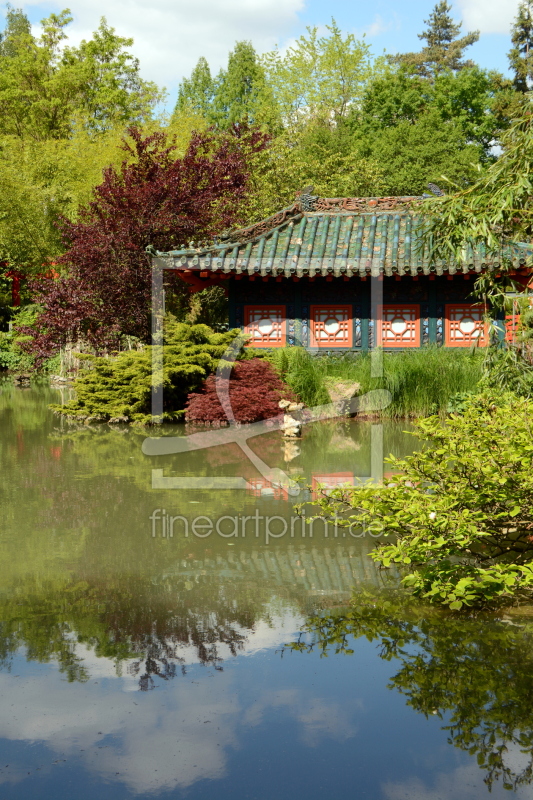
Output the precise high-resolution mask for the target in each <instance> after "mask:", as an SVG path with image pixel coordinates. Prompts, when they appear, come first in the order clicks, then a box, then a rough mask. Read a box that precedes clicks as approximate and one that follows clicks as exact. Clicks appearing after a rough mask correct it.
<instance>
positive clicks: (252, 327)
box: [244, 304, 287, 347]
mask: <svg viewBox="0 0 533 800" xmlns="http://www.w3.org/2000/svg"><path fill="white" fill-rule="evenodd" d="M273 316H274V317H275V319H273ZM262 320H270V321H271V322H273V328H274V329H276V328H277V330H278V336H277V337H276V338H274V339H271V338H269V337H270V336H271V333H268V334H267V333H264V334H261V331H259V328H258V325H259V323H260V322H261V321H262ZM244 332H245V333H247V334H249V335H250V336H251V339H250V341H249V342H248V344H249V345H253V346H255V347H284V346H285V342H286V339H287V318H286V306H274V305H266V304H265V305H253V306H252V305H249V306H244ZM257 333H259V334H260V335H256V334H257Z"/></svg>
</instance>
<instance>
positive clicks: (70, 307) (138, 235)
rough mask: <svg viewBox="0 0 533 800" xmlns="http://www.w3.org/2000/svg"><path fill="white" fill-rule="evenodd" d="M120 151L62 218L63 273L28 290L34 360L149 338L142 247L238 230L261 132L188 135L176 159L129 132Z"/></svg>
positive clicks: (159, 137) (155, 137) (166, 246)
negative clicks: (76, 208) (123, 157)
mask: <svg viewBox="0 0 533 800" xmlns="http://www.w3.org/2000/svg"><path fill="white" fill-rule="evenodd" d="M128 134H129V139H128V140H125V141H124V144H123V148H124V150H125V151H126V152H127V153H128V156H129V159H128V160H127V161H124V162H123V163H122V165H121V167H120V169H115V168H114V167H109V168H108V169H106V170H105V171H104V176H103V182H102V183H101V184H100V185H99V186H97V187H96V188H95V189H94V192H93V199H92V201H91V202H90V203H89V204H88V205H87V206H86V207H84V208H82V209H81V211H80V213H79V216H78V219H77V221H76V222H71V221H68V220H63V222H62V233H63V237H64V241H65V246H66V247H67V250H66V252H65V253H64V255H63V256H61V258H60V259H59V261H58V267H56V268H59V269H61V275H60V277H59V278H56V279H49V278H47V279H40V280H36V281H34V283H33V286H32V288H33V292H34V301H35V302H36V303H39V304H40V305H41V306H42V309H43V310H42V313H41V314H40V316H39V317H38V319H37V321H36V323H35V326H34V327H33V328H31V329H29V330H24V331H23V332H24V333H30V334H31V336H32V339H31V342H29V345H28V347H29V348H30V349H31V351H32V352H33V353H34V354H35V356H36V357H37V360H38V361H42V360H43V359H44V358H46V357H48V356H50V355H52V354H54V353H55V352H57V351H58V349H59V348H60V347H61V346H62V345H64V344H66V343H67V342H69V341H71V342H72V341H77V340H78V339H79V338H80V337H81V338H83V339H84V340H85V341H86V342H87V343H88V344H89V345H90V346H92V347H93V348H94V349H95V350H96V351H97V352H102V351H103V350H105V349H113V348H115V347H116V346H117V344H118V340H119V337H120V335H121V334H125V335H129V336H136V337H139V338H140V339H142V340H144V341H148V339H149V332H150V306H151V267H150V261H149V258H148V257H147V254H146V253H145V248H146V246H147V245H148V244H152V245H154V246H155V247H156V248H157V249H159V250H170V249H173V248H180V247H187V246H188V245H189V244H190V243H194V244H195V245H198V244H200V243H201V242H202V241H205V240H208V239H210V238H211V237H213V236H214V235H216V234H217V233H219V232H221V231H222V230H224V229H227V228H228V227H231V226H234V225H238V224H240V223H242V219H241V218H240V215H239V207H240V205H241V204H240V202H239V201H240V200H241V199H243V198H244V197H245V195H246V193H247V191H248V170H247V161H248V157H249V155H250V154H251V153H253V152H256V151H257V150H259V149H262V148H263V147H265V146H266V144H267V137H266V136H265V135H264V134H262V133H260V132H259V131H254V130H251V129H247V128H244V129H243V128H242V127H238V126H235V127H234V128H233V130H231V131H229V132H227V133H223V134H222V133H219V132H215V131H212V130H210V131H207V132H204V133H195V134H194V135H193V137H192V139H191V142H190V144H189V147H188V149H187V151H186V153H185V155H184V156H183V157H182V158H176V157H175V152H174V150H175V148H174V147H173V145H172V144H171V145H168V144H167V141H166V136H165V134H163V133H153V134H151V135H149V136H146V137H143V135H142V133H141V131H140V130H139V129H138V128H136V127H132V128H130V129H129V130H128Z"/></svg>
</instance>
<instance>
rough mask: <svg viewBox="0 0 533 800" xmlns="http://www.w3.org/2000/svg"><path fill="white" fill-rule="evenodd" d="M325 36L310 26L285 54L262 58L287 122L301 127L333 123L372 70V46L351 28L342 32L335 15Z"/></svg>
mask: <svg viewBox="0 0 533 800" xmlns="http://www.w3.org/2000/svg"><path fill="white" fill-rule="evenodd" d="M326 28H327V31H328V33H327V35H325V36H319V35H318V29H317V28H316V27H315V28H307V35H304V36H300V38H299V39H298V40H297V42H296V43H295V44H294V45H293V46H292V47H290V48H289V49H288V50H287V52H286V53H285V54H283V55H282V54H281V53H280V52H279V50H274V51H273V52H271V53H267V54H266V55H265V56H264V57H263V59H262V61H263V64H264V66H265V70H266V75H267V78H268V81H269V83H270V85H271V86H272V89H273V93H274V98H275V101H276V103H277V105H278V107H279V110H280V113H281V118H282V120H283V123H284V124H285V125H286V126H288V127H289V128H295V127H299V126H300V127H301V126H302V125H304V124H306V123H307V122H308V121H309V120H316V119H320V120H322V121H328V122H330V123H332V124H336V123H338V122H339V121H340V120H342V119H344V118H345V117H346V116H347V115H348V112H349V109H350V107H351V106H352V104H354V103H356V102H358V101H359V100H360V99H361V96H362V94H363V91H364V86H365V82H366V80H367V79H368V77H369V75H370V73H371V55H370V48H369V46H368V45H367V43H366V42H365V41H364V39H363V40H358V39H356V38H355V36H354V35H353V34H351V33H349V34H347V35H346V36H343V34H342V31H341V30H340V28H339V27H338V25H337V23H336V22H335V20H332V21H331V25H327V26H326Z"/></svg>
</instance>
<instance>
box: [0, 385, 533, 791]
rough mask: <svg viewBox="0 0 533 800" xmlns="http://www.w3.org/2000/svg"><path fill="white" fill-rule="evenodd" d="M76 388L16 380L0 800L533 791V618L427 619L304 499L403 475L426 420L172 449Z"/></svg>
mask: <svg viewBox="0 0 533 800" xmlns="http://www.w3.org/2000/svg"><path fill="white" fill-rule="evenodd" d="M65 391H66V390H61V391H60V390H56V389H50V388H48V387H44V386H42V387H38V386H37V387H34V388H31V389H25V388H16V387H13V386H12V385H11V384H10V383H9V381H8V380H5V381H4V382H3V383H2V384H0V431H1V436H0V463H1V475H2V481H1V483H0V510H1V527H0V559H1V560H0V563H1V573H0V577H1V582H0V748H1V750H0V797H2V798H6V800H7V799H9V800H10V799H11V798H21V797H28V798H29V797H31V798H32V799H35V798H43V799H46V800H48V799H49V798H50V800H52V798H53V799H54V800H57V798H69V799H70V798H76V800H82V799H83V800H84V799H85V798H91V799H92V798H94V797H95V796H97V797H98V798H109V799H110V800H111V799H112V800H115V798H120V800H125V799H126V798H139V800H141V799H142V798H153V797H160V798H182V797H184V798H185V797H186V798H188V799H189V800H200V799H202V800H204V798H213V797H217V798H222V799H223V800H224V798H232V800H234V798H253V799H254V800H255V799H256V798H257V800H273V799H274V798H275V800H284V799H285V798H295V797H296V798H300V797H301V798H306V800H315V798H317V800H318V798H324V797H327V798H341V797H352V796H353V797H368V798H372V800H377V799H381V798H383V800H402V799H403V798H409V800H422V799H424V800H426V799H427V800H437V798H450V800H452V798H458V797H460V798H462V800H470V798H480V797H485V796H488V789H489V787H491V789H492V797H496V798H499V797H503V796H505V797H508V796H509V791H506V790H505V789H504V784H507V785H508V786H509V787H510V788H511V789H512V790H514V792H515V796H516V797H518V798H531V797H532V796H533V789H532V787H531V785H530V781H531V777H532V774H531V748H532V742H533V733H532V724H531V723H532V716H533V712H532V709H533V635H532V633H531V630H532V629H531V627H530V623H529V621H528V619H527V618H522V617H512V618H511V617H509V618H505V619H502V620H497V619H483V620H480V619H477V620H453V619H445V618H440V617H438V616H435V615H431V614H430V615H428V617H427V618H424V617H418V618H417V617H412V616H410V614H409V612H408V611H407V610H402V607H401V605H397V604H395V603H396V601H395V600H394V597H395V596H396V595H395V594H394V587H395V586H396V585H397V582H398V576H397V575H396V574H395V573H388V572H387V573H381V572H380V571H379V570H378V569H377V568H376V566H375V565H374V562H373V561H372V560H371V559H370V558H369V556H368V552H369V550H371V549H372V547H373V546H374V540H372V539H371V538H365V537H364V536H361V535H360V532H359V531H346V530H345V529H338V530H335V529H334V528H329V529H326V528H324V526H323V525H322V523H320V522H316V523H314V524H313V526H312V527H311V526H309V525H308V526H307V527H306V526H305V525H303V524H302V518H301V516H298V514H297V511H296V509H295V504H297V503H302V502H305V501H307V500H309V499H312V497H313V494H314V493H316V492H317V491H318V487H319V485H325V486H333V485H336V484H338V483H341V482H346V481H348V482H354V481H357V478H366V477H370V476H374V477H378V478H379V477H380V474H381V473H382V472H383V469H384V470H385V473H386V472H387V469H389V468H388V467H387V465H385V467H383V463H382V461H381V460H380V459H381V455H380V459H377V458H376V452H379V453H381V448H382V450H383V452H384V453H385V454H387V453H389V452H393V453H395V454H396V455H405V454H408V453H409V452H412V451H413V449H414V448H415V447H416V446H417V442H416V440H415V439H414V438H413V437H412V436H411V435H410V434H409V432H408V430H409V427H410V426H409V425H408V424H407V423H402V424H400V423H387V424H383V425H378V424H376V423H371V422H358V421H356V420H349V419H341V420H332V421H329V422H321V423H314V424H311V425H308V426H307V427H306V428H305V429H304V436H303V438H302V440H300V441H298V442H296V443H295V442H292V443H286V442H284V441H283V440H282V438H281V436H280V433H279V432H277V431H271V432H268V431H267V432H266V433H264V434H263V435H261V436H257V437H255V438H251V439H249V440H248V445H249V447H250V448H251V449H252V451H253V455H252V460H251V459H250V457H249V456H248V455H247V454H246V453H245V452H244V451H243V450H242V448H240V447H239V445H238V443H235V442H231V441H228V437H227V435H226V434H224V436H226V438H225V439H224V441H223V443H221V444H218V445H216V446H211V445H210V444H209V442H207V444H206V446H205V447H202V448H201V449H198V450H195V451H192V452H169V454H167V455H155V456H150V455H146V454H145V453H143V450H142V447H143V441H144V439H145V436H146V433H145V432H143V431H140V430H135V429H133V428H132V429H128V428H126V427H124V428H120V427H119V428H117V429H111V428H110V427H109V426H107V425H106V426H97V425H92V426H83V425H77V426H72V425H69V424H67V423H65V422H64V421H62V420H61V419H60V418H58V417H56V416H54V415H53V414H52V413H51V412H50V411H49V410H48V405H49V404H50V403H58V402H61V393H62V392H63V394H64V392H65ZM186 433H187V432H186V431H184V429H183V428H182V429H180V428H175V429H171V428H167V427H165V431H164V434H165V436H168V437H171V438H170V439H169V442H170V445H169V447H167V450H172V449H174V450H176V449H178V450H179V441H180V439H182V438H183V437H184V436H185V435H186ZM223 438H224V437H223ZM171 440H172V441H173V442H174V444H175V443H176V442H178V445H177V446H176V447H173V445H172V441H171ZM145 449H146V448H145ZM254 459H255V461H254ZM262 464H266V465H268V466H269V467H270V468H277V469H279V470H282V471H283V472H284V473H285V474H287V475H289V476H290V477H291V480H292V482H293V484H294V485H298V486H299V487H300V488H299V489H298V490H297V491H295V492H293V493H292V494H291V493H289V492H288V491H285V490H279V489H277V488H275V487H272V486H271V485H270V484H269V482H268V480H267V479H266V478H265V476H264V474H262V473H261V465H262ZM228 478H229V479H231V480H234V479H236V478H239V479H241V482H242V485H241V486H240V488H221V486H223V485H224V483H223V482H224V480H226V479H228ZM354 587H355V589H356V590H357V591H365V592H366V593H367V595H366V596H367V597H371V598H373V601H372V602H371V603H370V604H369V606H368V608H367V610H366V611H365V612H364V613H363V614H362V615H361V616H360V617H358V618H357V620H356V621H355V622H354V620H353V619H351V620H349V624H348V623H347V617H346V611H345V609H346V606H347V603H348V601H349V599H350V597H351V594H352V591H353V589H354ZM391 598H393V599H391ZM298 641H300V642H301V647H300V648H299V649H298V648H297V647H294V646H291V643H295V642H298Z"/></svg>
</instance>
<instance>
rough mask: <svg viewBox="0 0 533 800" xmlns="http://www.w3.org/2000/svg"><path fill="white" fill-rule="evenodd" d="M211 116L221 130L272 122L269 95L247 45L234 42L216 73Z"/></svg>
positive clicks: (256, 62) (250, 49)
mask: <svg viewBox="0 0 533 800" xmlns="http://www.w3.org/2000/svg"><path fill="white" fill-rule="evenodd" d="M211 116H212V118H213V119H214V121H215V122H216V123H217V124H218V125H219V126H220V127H222V128H227V127H230V126H231V125H234V124H235V123H239V122H246V123H248V124H251V125H254V124H255V125H256V124H261V123H268V122H270V123H272V122H273V101H272V95H271V93H270V91H269V87H268V85H267V81H266V76H265V71H264V69H263V67H262V65H261V63H260V61H259V59H258V57H257V53H256V52H255V50H254V48H253V45H252V43H251V42H245V41H243V42H237V43H236V45H235V48H234V49H233V50H232V52H231V53H230V54H229V58H228V66H227V69H226V70H221V71H220V73H219V74H218V76H217V78H216V81H215V91H214V96H213V105H212V112H211Z"/></svg>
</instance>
